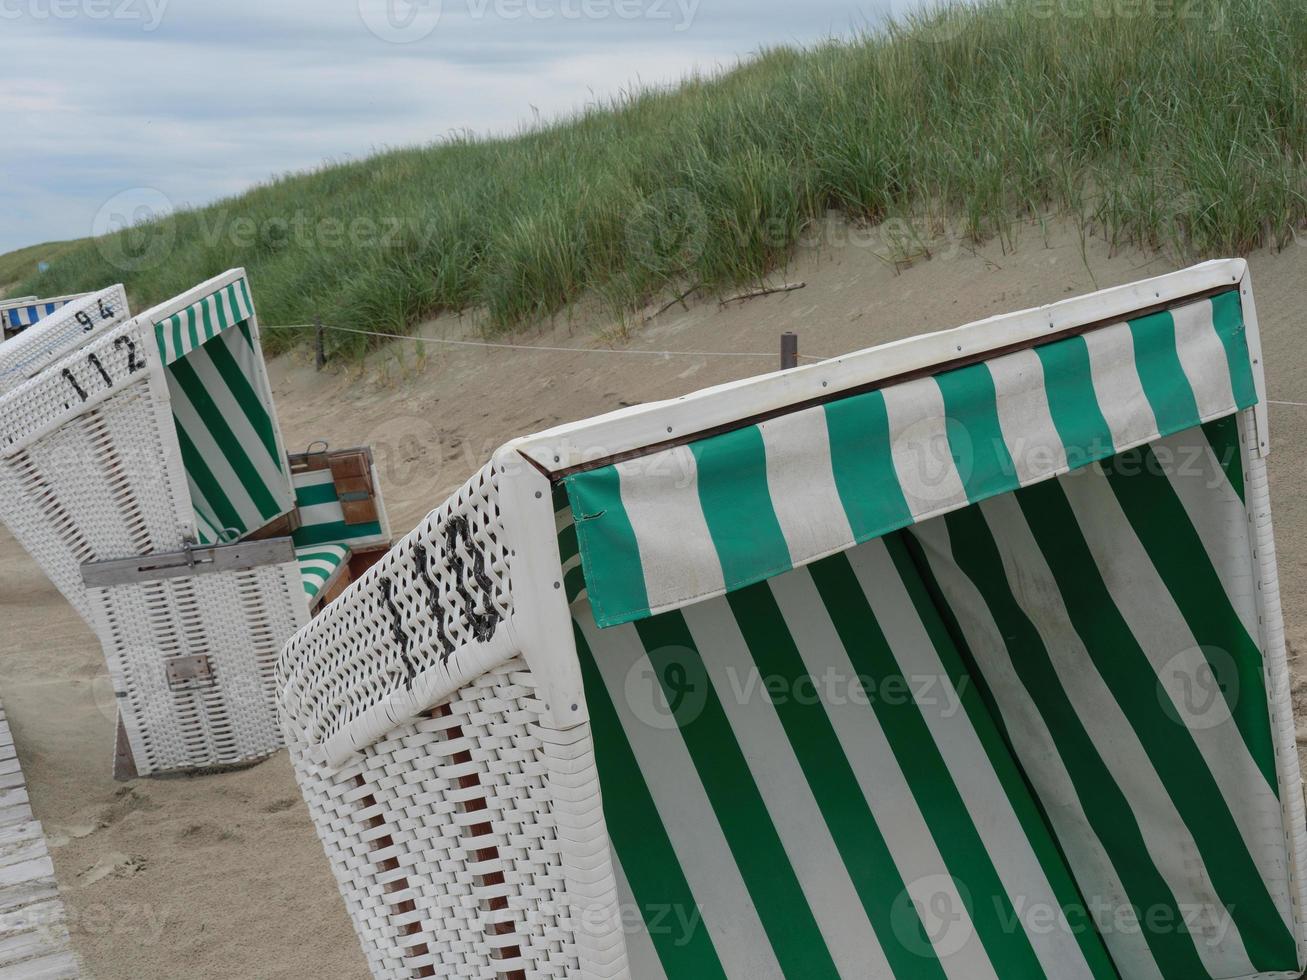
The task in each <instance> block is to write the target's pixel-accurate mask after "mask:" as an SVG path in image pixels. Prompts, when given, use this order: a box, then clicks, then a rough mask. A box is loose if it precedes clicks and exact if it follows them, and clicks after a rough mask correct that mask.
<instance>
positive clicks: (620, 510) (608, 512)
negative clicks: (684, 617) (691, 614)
mask: <svg viewBox="0 0 1307 980" xmlns="http://www.w3.org/2000/svg"><path fill="white" fill-rule="evenodd" d="M564 483H565V484H566V486H567V496H568V499H569V500H570V501H571V502H572V520H573V521H574V522H575V526H576V532H577V537H578V540H579V541H580V547H581V556H582V559H583V560H584V561H585V564H586V567H587V568H589V570H590V574H591V575H592V576H594V577H595V578H596V579H597V580H598V581H601V582H603V583H604V587H603V589H601V590H600V591H598V592H592V593H591V594H590V602H591V604H592V605H593V606H594V614H595V619H596V620H598V621H599V623H600V624H601V625H603V626H614V625H616V624H618V623H624V622H628V621H630V620H632V619H634V618H636V617H637V616H642V615H644V614H645V613H647V612H648V611H649V593H648V591H647V590H646V589H645V585H644V566H643V565H642V564H641V563H640V546H639V544H638V543H637V542H636V540H635V530H634V528H632V527H631V519H630V517H628V516H627V513H626V508H625V507H623V506H622V479H621V476H620V475H619V474H618V472H617V467H615V466H605V467H603V468H602V469H598V470H591V471H590V472H589V473H577V474H574V475H572V476H569V477H567V479H566V480H565V481H564Z"/></svg>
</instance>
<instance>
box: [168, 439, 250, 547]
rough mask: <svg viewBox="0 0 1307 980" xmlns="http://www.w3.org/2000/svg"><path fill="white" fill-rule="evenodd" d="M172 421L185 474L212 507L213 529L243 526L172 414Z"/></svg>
mask: <svg viewBox="0 0 1307 980" xmlns="http://www.w3.org/2000/svg"><path fill="white" fill-rule="evenodd" d="M172 423H173V428H174V429H176V430H177V445H178V446H179V447H180V448H181V453H182V466H183V467H184V468H185V469H186V475H187V476H189V477H190V478H191V480H192V482H194V484H195V485H196V487H198V488H199V491H200V493H201V494H203V495H204V499H205V500H206V501H208V503H209V506H211V507H212V508H213V523H214V531H216V532H218V533H221V531H222V530H223V528H228V527H233V528H244V522H243V521H241V517H240V514H239V513H238V512H237V510H236V508H235V506H234V505H233V504H232V502H231V500H229V499H228V497H227V492H226V490H225V489H224V488H223V486H222V484H221V483H219V482H218V478H217V477H215V476H214V475H213V471H212V470H210V469H209V465H208V464H207V463H206V462H205V461H204V456H203V454H202V453H201V452H200V451H199V450H198V449H196V448H195V443H193V442H191V439H190V436H188V435H187V434H186V430H185V429H183V428H182V424H181V422H180V421H179V420H178V419H177V416H175V415H174V416H173V420H172ZM192 504H194V501H192ZM197 509H199V508H197ZM206 516H207V515H206Z"/></svg>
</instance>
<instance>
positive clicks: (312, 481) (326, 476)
mask: <svg viewBox="0 0 1307 980" xmlns="http://www.w3.org/2000/svg"><path fill="white" fill-rule="evenodd" d="M291 481H292V482H293V483H294V484H295V486H296V487H317V486H321V485H322V484H324V483H334V482H335V477H333V476H332V475H331V470H330V469H321V470H304V471H303V472H300V473H294V474H292V475H291Z"/></svg>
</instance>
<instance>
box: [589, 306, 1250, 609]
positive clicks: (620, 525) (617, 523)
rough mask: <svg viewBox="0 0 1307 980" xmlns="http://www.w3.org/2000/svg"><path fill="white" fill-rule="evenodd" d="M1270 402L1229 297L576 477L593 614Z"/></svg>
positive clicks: (745, 573)
mask: <svg viewBox="0 0 1307 980" xmlns="http://www.w3.org/2000/svg"><path fill="white" fill-rule="evenodd" d="M1256 398H1257V396H1256V391H1255V387H1254V380H1253V372H1252V367H1251V364H1250V361H1249V354H1248V347H1247V339H1246V336H1245V332H1244V325H1243V318H1242V312H1241V307H1240V300H1239V294H1238V293H1237V292H1236V291H1230V292H1226V293H1222V294H1220V295H1217V296H1215V297H1213V298H1211V299H1203V300H1200V301H1197V302H1193V303H1190V304H1187V305H1184V306H1182V307H1179V308H1177V309H1174V310H1171V311H1169V312H1160V313H1155V314H1152V315H1149V316H1145V317H1141V318H1139V319H1136V320H1132V321H1130V322H1128V323H1119V324H1114V325H1110V326H1105V327H1101V328H1098V329H1094V330H1092V331H1089V332H1087V333H1085V334H1083V335H1080V336H1073V337H1069V338H1065V339H1062V340H1059V341H1054V342H1051V343H1048V344H1045V345H1043V346H1040V347H1036V348H1033V349H1029V350H1022V351H1018V352H1016V353H1011V354H1007V355H1003V356H1000V357H996V358H993V359H991V360H988V361H985V362H983V363H979V364H974V365H971V366H969V367H963V368H959V369H956V370H952V371H948V372H945V373H942V374H938V375H936V376H934V377H928V378H921V379H917V380H913V381H909V382H906V383H902V384H898V385H893V386H891V387H887V388H884V389H881V390H876V391H869V392H866V393H862V394H858V395H853V396H850V397H846V398H842V399H838V400H836V401H832V402H830V403H828V404H825V405H821V406H818V407H815V408H810V409H806V410H803V411H798V412H793V413H790V414H787V415H783V416H780V417H778V418H774V419H771V420H768V421H765V422H762V423H760V424H757V425H751V426H748V427H745V428H742V429H738V430H735V431H731V432H727V433H725V434H722V435H718V436H714V437H711V438H707V439H703V440H700V441H698V442H694V443H691V444H690V445H687V446H680V447H677V448H674V449H669V450H666V451H663V452H658V453H654V454H652V455H648V456H643V457H639V458H637V459H633V460H629V461H627V462H623V463H618V464H616V465H613V466H607V467H603V468H600V469H596V470H592V471H589V472H583V473H579V474H574V475H572V476H569V477H567V479H566V486H567V491H568V494H569V497H570V499H571V503H572V509H573V514H574V516H575V519H576V524H577V530H578V535H579V544H580V550H581V556H582V560H583V563H584V565H585V569H586V575H587V578H588V580H589V582H590V601H591V604H592V606H593V608H594V611H595V618H596V620H597V621H598V623H599V625H600V626H602V627H608V626H613V625H617V624H620V623H626V622H632V621H635V620H638V619H641V618H643V617H646V616H649V615H651V614H654V613H658V612H662V611H666V610H670V609H676V608H680V607H682V606H685V605H687V604H690V603H693V602H697V601H700V600H702V599H705V598H709V597H712V596H718V595H723V594H725V593H726V592H729V591H731V590H734V589H738V588H742V587H744V586H747V585H750V584H753V583H756V582H760V581H762V580H764V579H766V578H769V577H771V576H774V575H777V574H780V573H782V572H784V571H786V570H788V569H791V568H797V567H799V566H801V565H804V564H806V563H808V562H811V561H814V560H817V559H819V558H822V557H824V556H826V555H831V554H834V553H836V552H839V551H842V550H844V549H846V548H848V547H850V546H851V545H852V544H855V543H857V542H863V541H868V540H871V539H873V538H876V537H878V536H880V535H883V534H886V533H889V532H891V531H894V530H897V529H899V528H903V527H907V526H909V525H911V524H914V523H917V522H920V521H924V520H927V519H929V518H931V517H936V516H939V515H942V514H946V513H948V512H950V511H953V510H957V509H958V508H961V507H965V506H967V505H968V504H974V503H976V502H978V501H982V500H986V499H989V498H991V497H994V496H996V495H999V494H1004V493H1008V492H1010V491H1012V490H1014V489H1016V488H1017V487H1021V486H1027V485H1030V484H1034V483H1038V482H1039V481H1041V480H1047V479H1049V478H1050V477H1053V476H1056V475H1058V474H1060V473H1065V472H1067V471H1069V470H1072V469H1075V468H1077V467H1081V466H1085V465H1087V464H1089V463H1092V462H1094V461H1096V460H1101V459H1106V458H1108V457H1110V456H1112V455H1113V454H1115V453H1118V452H1122V451H1124V450H1126V449H1131V448H1134V447H1137V446H1141V445H1144V444H1145V443H1148V442H1151V441H1153V440H1155V439H1157V438H1158V437H1159V436H1165V435H1169V434H1171V433H1174V432H1179V431H1181V430H1183V429H1187V428H1190V427H1193V426H1196V425H1198V424H1200V423H1202V422H1207V421H1210V420H1212V419H1217V418H1222V417H1225V416H1229V415H1231V414H1232V413H1234V412H1235V411H1237V410H1239V409H1241V408H1246V407H1248V406H1250V405H1252V404H1254V403H1255V401H1256Z"/></svg>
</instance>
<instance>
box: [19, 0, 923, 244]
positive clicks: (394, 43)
mask: <svg viewBox="0 0 1307 980" xmlns="http://www.w3.org/2000/svg"><path fill="white" fill-rule="evenodd" d="M914 2H915V0H416V2H414V0H221V2H213V0H0V140H2V141H3V142H2V143H0V147H2V148H0V251H6V250H9V249H12V248H17V247H20V246H23V245H29V244H34V243H36V242H42V241H49V240H56V239H64V238H76V237H81V236H83V235H88V234H91V233H93V232H99V231H103V230H105V227H106V220H107V215H108V214H109V213H110V212H114V213H118V214H121V213H124V211H125V210H126V211H130V210H131V208H130V207H129V208H126V209H124V208H123V207H122V204H123V201H124V199H128V203H129V204H130V199H132V198H133V197H136V196H142V197H143V198H144V199H145V200H146V201H147V203H149V204H151V205H152V206H156V207H157V206H158V202H159V201H161V200H169V201H172V202H175V204H177V205H182V204H202V203H205V202H208V201H211V200H214V199H215V198H219V197H224V196H227V195H229V194H232V193H235V192H238V191H240V190H242V189H243V188H245V187H248V186H249V185H250V184H252V183H255V182H258V181H260V180H264V179H266V178H267V177H269V176H270V175H272V174H276V173H281V172H285V171H287V170H299V169H304V168H308V167H313V166H316V165H318V164H320V163H322V162H323V161H326V160H330V159H346V158H351V157H359V156H366V155H367V154H369V153H370V152H372V151H374V150H376V149H381V148H385V147H393V146H400V145H408V144H413V143H425V142H430V141H432V140H434V139H438V138H440V137H441V136H443V135H445V134H447V133H449V132H450V131H452V130H464V129H471V130H473V131H476V132H506V131H511V130H513V129H514V128H515V127H517V126H519V125H520V124H522V123H523V122H528V121H530V120H531V119H532V118H533V117H534V114H535V113H536V112H539V113H540V114H541V115H542V116H544V117H553V116H556V115H558V114H561V113H565V112H567V111H569V110H571V109H574V108H577V107H580V106H583V105H585V104H586V103H587V102H589V101H593V100H594V99H595V98H603V97H605V96H608V95H611V94H613V93H616V92H619V91H621V90H622V89H624V88H627V87H630V86H631V85H633V84H636V85H638V84H659V83H666V82H670V81H674V80H675V79H677V78H680V77H682V76H684V75H685V74H686V73H688V72H690V71H692V70H694V69H701V70H705V71H712V70H715V69H719V68H721V67H723V66H730V65H732V64H734V63H735V62H736V60H737V59H739V58H741V57H747V56H748V55H749V54H750V53H751V52H754V51H756V50H757V49H758V48H759V47H762V46H767V45H774V44H780V43H790V42H807V41H814V40H817V39H820V38H823V37H828V36H831V35H845V34H848V33H850V32H852V31H854V30H856V29H858V28H859V27H863V26H867V25H875V24H878V23H881V22H882V20H883V18H884V17H885V15H886V13H887V12H894V11H896V10H902V9H903V8H905V7H907V6H909V5H911V4H912V3H914ZM140 188H145V189H147V190H144V191H141V190H138V189H140ZM110 201H113V202H116V204H115V205H113V206H106V202H110Z"/></svg>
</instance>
